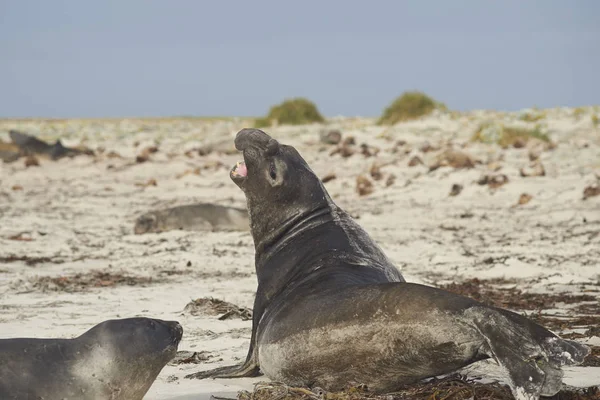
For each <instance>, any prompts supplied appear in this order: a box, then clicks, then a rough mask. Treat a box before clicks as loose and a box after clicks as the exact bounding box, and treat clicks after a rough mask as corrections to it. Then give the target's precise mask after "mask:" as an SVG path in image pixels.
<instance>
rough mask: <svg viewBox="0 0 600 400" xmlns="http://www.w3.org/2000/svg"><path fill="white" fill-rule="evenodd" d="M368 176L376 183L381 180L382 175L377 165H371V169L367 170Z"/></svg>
mask: <svg viewBox="0 0 600 400" xmlns="http://www.w3.org/2000/svg"><path fill="white" fill-rule="evenodd" d="M369 174H370V175H371V178H373V179H375V180H376V181H378V180H380V179H381V178H383V174H382V173H381V167H380V166H379V164H377V163H373V165H371V168H370V169H369Z"/></svg>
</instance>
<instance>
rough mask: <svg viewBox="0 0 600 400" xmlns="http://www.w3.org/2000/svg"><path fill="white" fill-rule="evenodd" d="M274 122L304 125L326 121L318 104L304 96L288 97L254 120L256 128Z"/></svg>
mask: <svg viewBox="0 0 600 400" xmlns="http://www.w3.org/2000/svg"><path fill="white" fill-rule="evenodd" d="M273 122H276V123H277V124H280V125H303V124H310V123H313V122H325V118H323V116H322V115H321V113H319V110H318V109H317V106H316V105H315V104H314V103H313V102H312V101H310V100H308V99H305V98H303V97H296V98H293V99H287V100H285V101H284V102H283V103H281V104H278V105H275V106H273V107H271V109H270V110H269V114H268V115H267V116H266V117H264V118H258V119H256V120H255V122H254V126H255V127H256V128H263V127H268V126H271V124H272V123H273Z"/></svg>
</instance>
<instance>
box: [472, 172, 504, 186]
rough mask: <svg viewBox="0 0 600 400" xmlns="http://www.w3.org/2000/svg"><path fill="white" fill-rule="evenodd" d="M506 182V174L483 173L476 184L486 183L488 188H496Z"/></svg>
mask: <svg viewBox="0 0 600 400" xmlns="http://www.w3.org/2000/svg"><path fill="white" fill-rule="evenodd" d="M506 183H508V176H506V175H504V174H498V175H484V176H482V177H481V178H479V180H478V181H477V184H478V185H487V186H489V188H490V189H498V188H499V187H500V186H503V185H505V184H506Z"/></svg>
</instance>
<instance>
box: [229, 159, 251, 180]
mask: <svg viewBox="0 0 600 400" xmlns="http://www.w3.org/2000/svg"><path fill="white" fill-rule="evenodd" d="M231 176H233V177H236V178H245V177H246V176H248V168H247V167H246V163H245V162H243V161H238V162H237V163H236V164H235V166H234V167H233V168H232V169H231Z"/></svg>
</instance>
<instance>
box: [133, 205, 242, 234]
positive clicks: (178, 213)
mask: <svg viewBox="0 0 600 400" xmlns="http://www.w3.org/2000/svg"><path fill="white" fill-rule="evenodd" d="M177 229H182V230H186V231H247V230H249V229H250V227H249V221H248V212H247V211H246V210H244V209H241V208H235V207H226V206H220V205H217V204H211V203H199V204H188V205H184V206H177V207H172V208H167V209H164V210H156V211H150V212H148V213H145V214H143V215H141V216H139V217H138V218H137V220H136V221H135V226H134V227H133V231H134V233H135V234H136V235H141V234H143V233H158V232H166V231H171V230H177Z"/></svg>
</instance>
